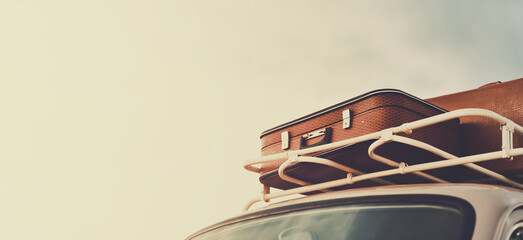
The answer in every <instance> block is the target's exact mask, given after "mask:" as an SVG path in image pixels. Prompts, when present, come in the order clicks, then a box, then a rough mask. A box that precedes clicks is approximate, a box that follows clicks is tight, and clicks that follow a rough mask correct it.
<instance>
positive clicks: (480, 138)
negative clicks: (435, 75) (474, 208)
mask: <svg viewBox="0 0 523 240" xmlns="http://www.w3.org/2000/svg"><path fill="white" fill-rule="evenodd" d="M426 101H428V102H430V103H433V104H436V105H438V106H440V107H443V108H445V109H447V110H449V111H451V110H456V109H462V108H483V109H487V110H491V111H494V112H496V113H498V114H500V115H501V116H504V117H507V118H509V119H511V120H512V121H514V122H515V123H516V124H519V125H523V78H521V79H517V80H512V81H508V82H504V83H502V82H495V83H491V84H487V85H485V86H482V87H480V88H477V89H473V90H469V91H465V92H459V93H454V94H449V95H444V96H439V97H434V98H429V99H426ZM460 122H461V124H460V127H459V131H460V136H461V146H462V147H461V155H465V156H466V155H474V154H480V153H487V152H493V151H499V150H501V131H500V125H499V124H498V123H497V122H495V121H493V120H490V119H487V118H484V117H463V118H461V119H460ZM513 142H514V148H516V147H522V146H523V135H522V134H517V133H515V134H514V136H513ZM478 165H481V166H483V167H486V168H488V169H491V170H493V171H496V172H499V173H502V174H504V175H508V177H509V178H512V179H513V180H523V156H519V157H515V158H514V159H513V160H512V161H508V160H504V159H500V160H494V161H487V162H483V163H478ZM475 181H477V182H491V181H492V180H491V179H489V178H480V179H477V180H475Z"/></svg>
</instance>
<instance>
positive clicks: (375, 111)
mask: <svg viewBox="0 0 523 240" xmlns="http://www.w3.org/2000/svg"><path fill="white" fill-rule="evenodd" d="M362 96H364V97H357V98H356V99H357V100H356V101H349V102H347V104H342V105H339V106H336V107H335V108H332V109H329V111H325V112H323V113H321V114H316V115H315V116H313V117H310V118H304V119H300V120H297V121H293V122H291V123H288V124H285V125H283V127H280V128H275V129H273V130H269V131H266V132H264V133H263V134H262V136H261V140H262V155H270V154H274V153H279V152H282V151H284V150H282V149H281V132H283V131H289V132H290V135H291V141H290V148H289V150H296V149H299V146H300V139H301V136H302V135H303V134H306V133H309V132H312V131H315V130H318V129H322V128H325V127H331V128H332V130H333V132H332V142H336V141H340V140H344V139H348V138H352V137H357V136H361V135H365V134H368V133H373V132H377V131H380V130H383V129H386V128H390V127H396V126H399V125H401V124H403V123H406V122H412V121H415V120H418V119H422V118H426V117H429V116H433V115H437V114H441V113H443V112H445V110H443V109H441V108H438V107H436V106H433V105H432V104H428V103H427V102H425V101H423V100H421V99H419V98H416V97H413V96H410V95H408V94H403V93H401V92H398V91H381V92H377V93H375V94H368V95H362ZM346 109H350V110H351V111H352V116H351V127H350V128H349V129H344V128H343V126H342V124H343V119H342V112H343V111H344V110H346ZM458 124H459V121H458V120H452V121H447V122H445V123H440V124H437V125H433V126H429V127H425V128H421V129H417V130H414V131H413V133H412V134H410V135H408V136H407V135H404V136H406V137H410V138H413V139H416V140H420V141H423V142H426V143H428V144H431V145H433V146H436V147H438V148H440V149H443V150H445V151H447V152H450V153H452V154H456V155H458V154H459V149H460V147H459V135H458V130H457V127H458ZM318 139H321V137H318ZM313 140H314V139H311V140H310V141H311V143H310V144H314V142H313ZM369 145H370V143H359V144H355V145H352V146H349V147H346V148H342V149H338V150H335V151H330V152H324V153H321V154H322V157H325V158H327V159H331V160H333V161H336V162H339V163H342V164H344V165H347V166H349V167H352V168H354V169H356V170H359V171H363V172H371V171H379V170H386V169H391V167H389V166H387V165H385V164H383V163H379V162H376V161H374V160H372V159H370V157H369V156H368V153H367V149H368V147H369ZM287 151H288V150H287ZM376 152H377V153H378V154H380V155H382V156H385V157H387V158H391V159H392V160H397V161H398V162H406V163H408V164H416V163H421V162H430V161H435V160H439V159H441V158H440V157H438V156H435V155H433V154H431V153H428V152H426V151H423V150H419V149H416V148H413V147H410V146H406V145H403V144H399V143H389V144H386V145H384V146H382V147H380V148H378V150H377V151H376ZM282 162H283V161H282ZM280 164H281V162H273V163H271V164H264V165H262V171H261V173H262V175H261V176H260V181H261V182H262V183H264V184H266V185H269V186H271V187H275V188H280V189H288V188H293V187H296V185H295V184H292V183H289V182H286V181H284V180H282V179H281V178H280V177H279V176H278V174H277V168H278V167H279V165H280ZM435 172H436V174H438V175H439V176H444V175H448V173H445V172H441V171H440V173H438V171H435ZM286 174H288V175H289V176H292V177H295V178H298V179H301V180H304V181H307V182H310V183H317V182H323V181H328V180H335V179H340V178H344V177H346V173H345V172H343V171H340V170H337V169H334V168H331V167H328V166H324V165H320V164H311V163H298V164H295V165H293V166H291V167H289V168H288V169H287V170H286ZM386 180H389V181H392V182H395V183H423V182H428V181H426V180H425V179H422V178H419V177H417V176H415V175H412V174H407V175H401V176H393V177H388V178H386ZM373 185H376V183H374V182H372V181H364V182H360V183H356V184H353V185H349V186H344V187H341V188H351V187H366V186H373Z"/></svg>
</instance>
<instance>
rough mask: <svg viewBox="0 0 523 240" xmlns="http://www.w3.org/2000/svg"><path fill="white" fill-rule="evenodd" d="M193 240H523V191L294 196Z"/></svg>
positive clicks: (480, 187)
mask: <svg viewBox="0 0 523 240" xmlns="http://www.w3.org/2000/svg"><path fill="white" fill-rule="evenodd" d="M188 239H190V240H203V239H205V240H217V239H220V240H221V239H228V240H239V239H252V240H255V239H259V240H262V239H263V240H266V239H275V240H276V239H278V240H295V239H296V240H297V239H300V240H319V239H332V240H335V239H360V240H361V239H388V240H400V239H402V240H408V239H413V240H414V239H433V240H436V239H437V240H440V239H441V240H443V239H445V240H451V239H456V240H457V239H473V240H481V239H484V240H487V239H489V240H492V239H500V240H501V239H502V240H520V239H523V192H522V191H521V190H518V189H514V188H509V187H504V186H496V185H486V184H444V183H437V184H412V185H395V186H383V187H374V188H360V189H352V190H344V191H336V192H329V193H322V194H317V195H313V196H306V197H302V198H298V199H292V200H287V201H283V202H279V203H275V204H271V205H269V206H266V207H263V208H260V209H256V210H253V211H248V212H245V213H243V214H242V215H239V216H237V217H234V218H231V219H229V220H226V221H223V222H221V223H218V224H216V225H213V226H210V227H208V228H205V229H203V230H201V231H199V232H197V233H195V234H194V235H192V236H190V237H189V238H188Z"/></svg>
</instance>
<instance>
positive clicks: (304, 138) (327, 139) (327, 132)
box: [300, 127, 332, 149]
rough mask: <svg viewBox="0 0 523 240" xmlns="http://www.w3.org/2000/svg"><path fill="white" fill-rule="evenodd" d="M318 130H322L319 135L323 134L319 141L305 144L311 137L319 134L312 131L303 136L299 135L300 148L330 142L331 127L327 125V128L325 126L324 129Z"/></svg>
mask: <svg viewBox="0 0 523 240" xmlns="http://www.w3.org/2000/svg"><path fill="white" fill-rule="evenodd" d="M320 131H323V132H321V133H320V134H321V135H323V138H322V139H321V140H320V141H319V142H317V143H313V144H311V145H307V140H308V139H311V138H314V137H316V136H321V135H320V134H318V133H316V132H314V133H310V134H305V135H304V136H301V138H300V149H304V148H310V147H316V146H319V145H323V144H326V143H330V142H331V139H332V128H330V127H328V128H325V129H324V130H320ZM310 135H314V136H310Z"/></svg>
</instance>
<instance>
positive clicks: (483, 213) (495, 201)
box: [188, 183, 523, 239]
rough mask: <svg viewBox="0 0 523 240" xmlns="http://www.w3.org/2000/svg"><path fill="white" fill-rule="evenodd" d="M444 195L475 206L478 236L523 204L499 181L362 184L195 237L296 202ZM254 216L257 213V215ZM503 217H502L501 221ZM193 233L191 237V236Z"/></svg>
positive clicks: (486, 235) (488, 234) (521, 194)
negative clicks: (485, 182)
mask: <svg viewBox="0 0 523 240" xmlns="http://www.w3.org/2000/svg"><path fill="white" fill-rule="evenodd" d="M401 195H405V196H407V195H408V196H412V195H425V196H430V195H432V196H444V197H453V198H458V199H461V200H464V201H466V202H468V203H470V205H471V206H472V207H473V208H474V211H475V215H476V226H475V230H474V235H475V236H483V237H481V238H474V239H493V238H492V237H493V236H494V235H496V234H499V233H497V232H496V231H498V229H500V225H501V224H503V223H504V219H505V218H506V217H507V216H508V214H509V213H510V212H511V211H512V210H513V209H515V208H517V207H521V206H523V191H522V190H518V189H514V188H509V187H504V186H497V185H484V184H440V183H436V184H413V185H392V186H382V187H372V188H359V189H350V190H342V191H335V192H328V193H321V194H316V195H312V196H303V197H299V198H296V199H291V200H285V201H281V202H277V203H272V204H269V205H267V206H264V207H261V208H256V209H252V210H249V211H246V212H243V213H242V214H240V215H237V216H235V217H233V218H230V219H228V220H225V221H223V222H221V223H218V224H215V225H213V226H210V227H208V228H205V229H203V230H201V231H199V232H198V233H195V234H193V235H192V236H191V237H194V236H196V235H199V234H201V233H204V232H207V231H210V230H212V229H215V228H219V227H222V226H225V225H229V224H232V223H235V222H239V221H243V220H248V219H253V218H257V217H262V216H266V215H268V214H270V212H273V211H274V212H277V211H279V209H282V208H288V209H292V207H293V206H295V205H301V206H303V205H308V204H310V205H314V204H315V203H317V202H323V201H331V200H338V199H339V200H342V199H351V198H362V197H370V198H372V197H374V196H375V197H383V196H400V197H401ZM253 216H254V217H253ZM498 220H499V221H498ZM191 237H189V238H188V239H190V238H191Z"/></svg>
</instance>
